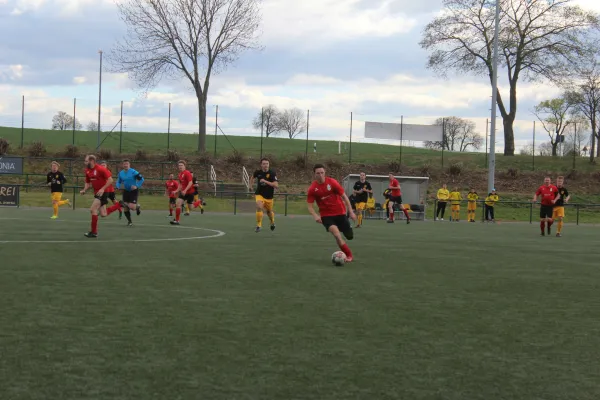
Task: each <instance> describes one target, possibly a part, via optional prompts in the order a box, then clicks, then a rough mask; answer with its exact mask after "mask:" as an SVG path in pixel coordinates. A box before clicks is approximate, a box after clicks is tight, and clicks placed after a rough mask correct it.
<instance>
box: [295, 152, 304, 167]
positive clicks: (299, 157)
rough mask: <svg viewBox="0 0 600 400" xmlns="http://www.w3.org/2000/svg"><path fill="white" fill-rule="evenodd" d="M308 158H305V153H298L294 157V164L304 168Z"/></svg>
mask: <svg viewBox="0 0 600 400" xmlns="http://www.w3.org/2000/svg"><path fill="white" fill-rule="evenodd" d="M306 161H307V160H306V158H304V154H297V155H296V156H295V157H294V160H293V162H294V165H295V166H296V167H298V168H304V167H305V166H306Z"/></svg>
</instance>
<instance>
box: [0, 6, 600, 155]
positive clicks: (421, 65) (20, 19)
mask: <svg viewBox="0 0 600 400" xmlns="http://www.w3.org/2000/svg"><path fill="white" fill-rule="evenodd" d="M576 3H578V4H580V5H581V6H582V7H585V8H588V9H593V10H596V11H598V12H600V1H597V0H576ZM441 8H442V0H421V1H414V0H302V1H298V0H263V4H262V25H261V29H260V43H261V45H262V49H261V50H258V51H250V52H247V53H244V54H242V56H241V57H240V58H239V60H238V61H237V62H236V63H235V64H233V65H231V66H229V67H228V68H227V69H226V70H225V71H222V72H221V73H219V74H218V75H215V76H213V78H212V80H211V88H210V91H209V97H208V108H209V111H208V112H209V114H210V117H209V118H208V126H209V127H210V128H209V131H212V129H213V128H212V127H213V126H214V123H215V116H214V113H215V111H216V107H215V106H216V105H218V106H219V117H218V118H219V126H220V127H221V129H222V130H223V131H224V132H225V133H226V134H231V135H238V134H239V135H259V132H257V131H255V130H253V129H252V126H251V121H252V119H253V117H254V116H255V115H256V114H258V113H259V112H260V109H261V107H262V106H265V105H268V104H273V105H275V106H277V107H278V108H280V109H285V108H292V107H298V108H300V109H302V110H310V131H309V136H310V138H314V139H328V140H341V141H347V140H348V136H349V132H350V114H351V113H352V119H353V121H352V132H353V141H368V140H367V139H364V121H367V120H368V121H376V122H396V121H399V120H400V118H401V117H403V120H404V121H405V122H406V123H417V124H431V123H433V121H434V120H435V119H437V118H439V117H444V116H458V117H463V118H467V119H470V120H472V121H474V122H475V123H476V126H477V130H478V131H479V132H481V133H482V134H484V133H485V130H486V119H487V118H489V116H490V103H491V102H490V97H491V88H490V85H489V82H488V81H487V80H486V78H485V77H480V76H469V75H460V74H456V75H454V76H452V77H451V78H450V79H444V78H441V77H439V76H437V75H436V74H435V73H434V72H433V71H430V70H428V69H427V68H426V62H427V53H426V52H425V51H424V50H423V49H421V48H420V47H419V45H418V42H419V41H420V39H421V35H422V31H423V28H424V26H425V25H426V24H427V23H428V22H429V21H431V20H432V19H433V18H434V17H435V16H436V15H437V14H439V12H440V11H441ZM124 33H125V26H124V25H123V23H122V22H121V21H120V19H119V16H118V13H117V7H116V5H115V3H114V1H113V0H0V37H2V38H3V40H2V41H0V126H20V124H21V100H22V96H25V126H26V127H31V128H50V127H51V120H52V116H53V115H54V114H56V112H58V111H65V112H67V113H69V114H72V112H73V99H74V98H77V119H78V120H80V121H81V122H82V123H83V124H84V126H85V125H87V123H88V122H90V121H97V112H98V111H97V110H98V108H97V107H98V86H99V85H98V83H99V61H100V57H99V53H98V51H99V50H100V49H101V50H103V51H105V52H108V51H110V50H111V48H113V47H114V46H115V43H116V41H117V40H118V39H120V38H121V37H123V35H124ZM104 66H105V68H103V76H102V123H101V125H102V128H103V130H110V129H112V128H113V126H114V125H115V124H117V123H118V122H119V119H120V104H121V101H123V103H124V117H123V123H124V126H125V130H127V131H152V132H165V131H166V130H167V125H168V104H169V103H171V131H172V132H181V133H193V132H197V117H196V115H197V112H196V99H195V97H194V95H193V93H192V92H191V90H190V88H189V84H187V83H186V82H185V81H183V80H181V79H179V80H177V79H168V80H164V81H162V82H161V83H160V84H159V85H158V86H157V87H156V88H154V89H153V90H152V91H151V92H149V93H147V94H145V95H144V94H142V93H141V92H140V91H139V90H137V88H136V87H135V85H134V83H133V82H132V81H131V80H130V79H129V78H128V77H127V75H125V74H112V73H109V72H108V71H107V70H106V63H105V64H104ZM500 75H501V79H500V86H501V87H502V85H503V82H502V76H503V75H502V71H501V72H500ZM501 90H502V89H501ZM559 93H560V90H559V89H557V88H555V87H553V86H552V85H549V84H532V83H526V82H521V83H520V84H519V89H518V95H519V108H518V114H517V121H516V122H515V135H516V145H517V149H518V148H520V147H522V146H525V145H526V144H527V143H528V142H530V141H531V135H532V127H533V120H534V119H535V117H534V116H533V115H532V113H531V110H532V108H533V106H534V105H535V104H537V103H539V102H540V101H542V100H545V99H548V98H552V97H553V96H556V95H558V94H559ZM501 126H502V124H501V119H499V120H498V129H499V130H498V136H497V151H502V149H503V140H502V131H501ZM543 137H544V134H543V132H540V130H539V128H538V133H537V138H538V139H536V140H542V139H543Z"/></svg>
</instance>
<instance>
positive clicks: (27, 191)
mask: <svg viewBox="0 0 600 400" xmlns="http://www.w3.org/2000/svg"><path fill="white" fill-rule="evenodd" d="M25 185H26V186H25V193H29V174H26V175H25Z"/></svg>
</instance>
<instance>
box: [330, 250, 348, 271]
mask: <svg viewBox="0 0 600 400" xmlns="http://www.w3.org/2000/svg"><path fill="white" fill-rule="evenodd" d="M331 263H332V264H333V265H335V266H336V267H341V266H342V265H344V264H345V263H346V254H344V252H343V251H339V250H338V251H336V252H335V253H333V254H332V255H331Z"/></svg>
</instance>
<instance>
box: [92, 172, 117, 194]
mask: <svg viewBox="0 0 600 400" xmlns="http://www.w3.org/2000/svg"><path fill="white" fill-rule="evenodd" d="M113 182H114V180H113V178H112V176H110V175H109V176H108V178H107V179H106V183H105V184H104V186H102V187H101V188H100V190H98V193H96V194H97V195H98V196H102V195H103V194H104V191H105V190H106V188H108V187H109V186H110V185H112V184H113Z"/></svg>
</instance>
